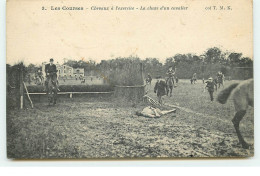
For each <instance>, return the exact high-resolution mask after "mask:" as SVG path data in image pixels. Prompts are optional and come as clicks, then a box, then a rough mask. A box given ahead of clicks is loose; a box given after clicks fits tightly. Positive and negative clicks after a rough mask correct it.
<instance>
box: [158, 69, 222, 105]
mask: <svg viewBox="0 0 260 176" xmlns="http://www.w3.org/2000/svg"><path fill="white" fill-rule="evenodd" d="M166 75H168V77H167V79H166V81H165V80H164V79H162V77H161V76H158V77H156V79H157V82H156V84H155V87H154V93H156V94H157V97H158V101H159V103H162V97H163V96H164V95H166V94H167V89H168V87H167V82H168V81H169V80H170V79H172V81H173V82H174V77H175V71H174V70H173V69H172V66H170V67H169V69H168V70H167V72H166ZM224 78H225V77H224V74H223V73H222V72H221V71H219V72H218V73H217V75H216V78H215V79H213V78H212V77H209V79H208V80H207V81H206V82H205V87H204V92H205V90H206V89H207V90H208V92H209V96H210V100H211V101H214V97H213V93H214V90H215V88H216V90H217V87H218V84H219V88H220V85H222V86H223V87H224ZM175 80H176V81H177V79H175ZM196 80H197V75H196V73H194V74H193V76H192V78H191V83H193V84H194V83H195V82H196Z"/></svg>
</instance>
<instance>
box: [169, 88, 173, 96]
mask: <svg viewBox="0 0 260 176" xmlns="http://www.w3.org/2000/svg"><path fill="white" fill-rule="evenodd" d="M172 88H173V87H172V86H171V87H170V89H171V92H170V97H171V96H172Z"/></svg>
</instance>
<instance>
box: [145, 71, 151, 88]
mask: <svg viewBox="0 0 260 176" xmlns="http://www.w3.org/2000/svg"><path fill="white" fill-rule="evenodd" d="M151 82H152V77H151V75H150V73H148V75H147V78H146V83H147V84H150V85H151Z"/></svg>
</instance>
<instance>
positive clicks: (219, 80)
mask: <svg viewBox="0 0 260 176" xmlns="http://www.w3.org/2000/svg"><path fill="white" fill-rule="evenodd" d="M217 84H218V88H220V85H222V87H223V88H224V75H223V74H222V75H218V76H217Z"/></svg>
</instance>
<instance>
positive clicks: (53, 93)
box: [47, 78, 58, 106]
mask: <svg viewBox="0 0 260 176" xmlns="http://www.w3.org/2000/svg"><path fill="white" fill-rule="evenodd" d="M47 84H48V85H47V96H48V101H49V106H50V105H51V103H53V105H55V104H56V101H57V92H58V89H57V83H56V85H55V84H54V81H53V80H52V79H51V78H49V81H48V82H47Z"/></svg>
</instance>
